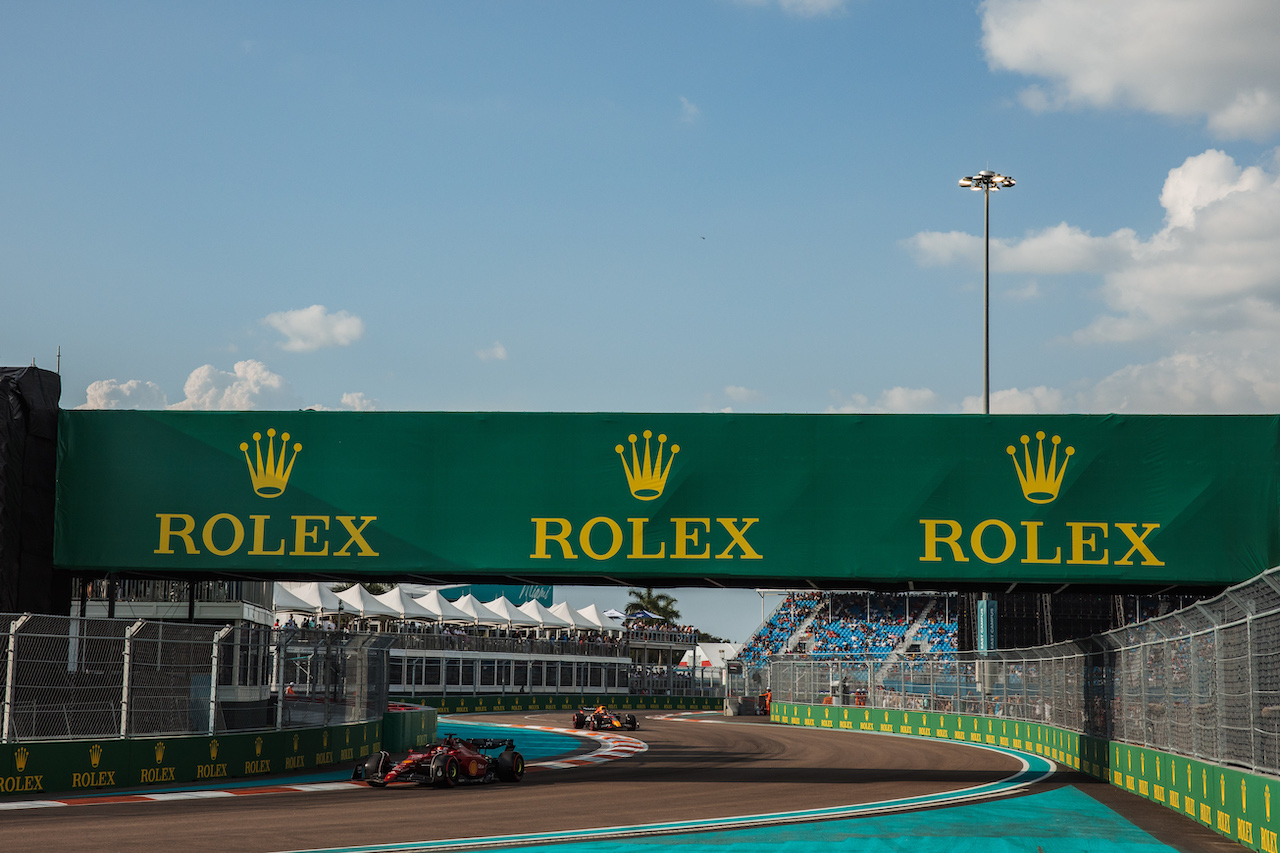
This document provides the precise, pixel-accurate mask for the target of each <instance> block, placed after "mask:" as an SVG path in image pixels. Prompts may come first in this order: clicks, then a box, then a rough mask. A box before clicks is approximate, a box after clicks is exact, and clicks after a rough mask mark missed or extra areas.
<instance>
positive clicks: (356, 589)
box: [334, 583, 400, 616]
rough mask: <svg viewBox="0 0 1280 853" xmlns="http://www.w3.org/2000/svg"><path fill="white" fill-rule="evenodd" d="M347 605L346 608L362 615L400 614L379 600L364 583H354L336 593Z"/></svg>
mask: <svg viewBox="0 0 1280 853" xmlns="http://www.w3.org/2000/svg"><path fill="white" fill-rule="evenodd" d="M334 594H335V595H337V596H338V598H339V599H340V600H341V601H342V602H343V603H345V604H346V605H347V606H346V607H344V608H343V609H344V610H350V611H354V612H355V613H359V614H360V615H361V616H399V615H400V613H399V612H398V611H396V610H395V609H394V608H392V607H390V606H389V605H386V604H383V603H382V602H381V601H379V600H378V599H377V598H376V597H375V596H374V594H373V593H371V592H369V590H367V589H365V588H364V585H363V584H358V583H357V584H352V585H351V586H349V587H347V588H346V589H344V590H342V592H338V593H334Z"/></svg>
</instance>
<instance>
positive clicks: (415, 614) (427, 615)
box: [374, 586, 440, 622]
mask: <svg viewBox="0 0 1280 853" xmlns="http://www.w3.org/2000/svg"><path fill="white" fill-rule="evenodd" d="M374 598H376V599H378V601H381V602H382V603H383V604H385V605H387V606H388V607H390V608H391V609H392V610H394V611H396V613H399V614H400V618H402V619H425V620H429V621H432V622H436V621H439V619H440V614H439V613H435V612H434V611H431V610H429V609H427V608H426V607H423V606H422V605H421V604H419V603H418V602H417V601H415V600H414V599H413V597H412V596H411V595H409V593H407V592H405V591H404V590H403V589H401V588H400V587H398V586H397V587H395V588H393V589H389V590H387V591H386V592H384V593H382V594H381V595H375V596H374Z"/></svg>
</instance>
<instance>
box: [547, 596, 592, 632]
mask: <svg viewBox="0 0 1280 853" xmlns="http://www.w3.org/2000/svg"><path fill="white" fill-rule="evenodd" d="M551 615H553V616H557V617H559V618H561V619H563V620H564V621H565V622H566V623H567V624H566V626H565V627H568V628H598V627H599V626H598V625H594V624H592V623H591V622H588V621H587V620H586V619H584V618H582V614H581V613H579V612H578V611H576V610H574V609H573V608H572V607H570V606H569V603H568V602H567V601H561V602H560V603H559V604H553V605H551Z"/></svg>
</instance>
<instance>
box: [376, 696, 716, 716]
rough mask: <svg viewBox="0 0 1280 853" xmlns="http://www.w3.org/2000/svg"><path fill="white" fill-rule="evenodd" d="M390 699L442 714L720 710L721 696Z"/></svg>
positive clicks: (427, 697)
mask: <svg viewBox="0 0 1280 853" xmlns="http://www.w3.org/2000/svg"><path fill="white" fill-rule="evenodd" d="M391 699H392V701H396V702H407V703H410V704H414V705H430V706H431V707H433V708H435V709H436V710H438V711H439V712H440V713H441V714H485V713H497V712H506V711H568V712H573V711H576V710H577V709H578V708H581V707H582V706H583V705H592V706H594V705H607V706H608V707H610V708H613V709H617V710H621V711H719V710H721V709H722V708H723V707H724V699H723V698H722V697H718V696H626V695H604V694H600V695H593V694H573V695H567V696H566V695H554V694H537V693H508V694H506V695H501V696H412V697H410V696H406V695H404V694H399V695H393V696H392V697H391Z"/></svg>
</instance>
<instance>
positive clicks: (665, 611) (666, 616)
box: [626, 586, 680, 625]
mask: <svg viewBox="0 0 1280 853" xmlns="http://www.w3.org/2000/svg"><path fill="white" fill-rule="evenodd" d="M627 595H629V596H631V598H632V601H630V602H628V603H627V607H626V612H627V615H628V616H632V615H635V614H636V613H639V612H640V611H641V610H647V611H649V612H650V613H653V614H655V615H657V616H658V618H660V619H662V620H663V621H664V622H670V623H671V624H672V625H674V624H676V622H677V621H679V619H680V611H679V610H676V600H675V599H674V598H672V597H671V596H669V595H667V594H666V593H665V592H654V591H653V587H651V586H647V587H645V588H644V589H643V590H639V589H629V590H627Z"/></svg>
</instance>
